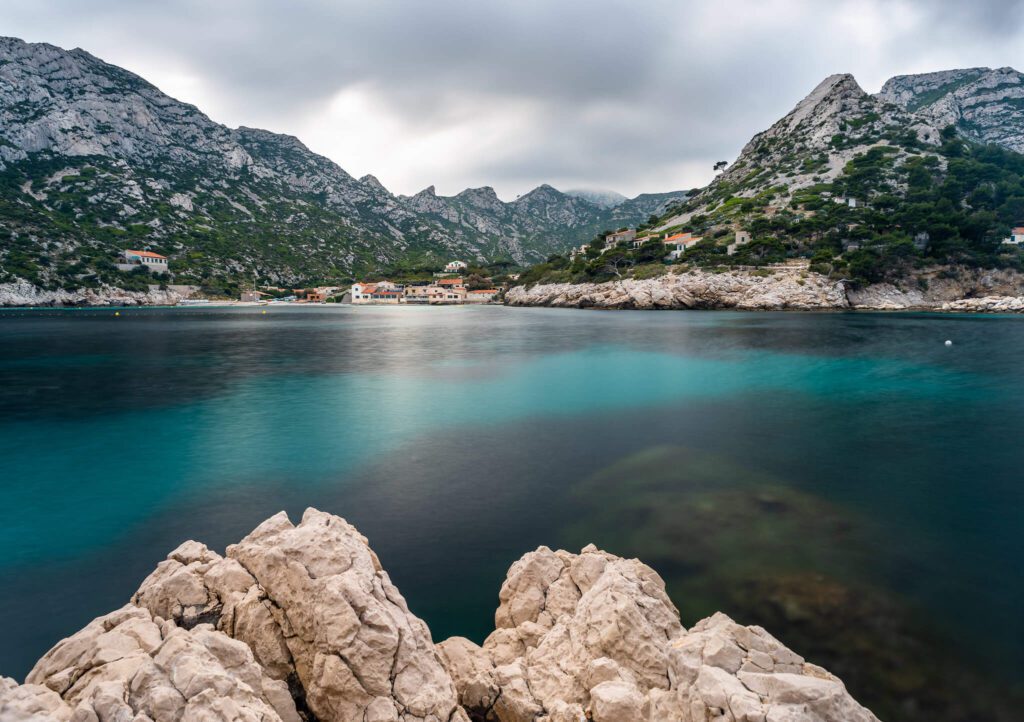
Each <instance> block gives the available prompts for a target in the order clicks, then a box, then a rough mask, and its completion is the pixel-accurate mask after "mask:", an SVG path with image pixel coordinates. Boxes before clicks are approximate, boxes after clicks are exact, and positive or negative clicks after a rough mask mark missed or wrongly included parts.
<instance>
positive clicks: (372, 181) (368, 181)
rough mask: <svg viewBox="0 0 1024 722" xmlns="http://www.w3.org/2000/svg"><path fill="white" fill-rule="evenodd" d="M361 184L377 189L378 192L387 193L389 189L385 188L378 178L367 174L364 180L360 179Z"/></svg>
mask: <svg viewBox="0 0 1024 722" xmlns="http://www.w3.org/2000/svg"><path fill="white" fill-rule="evenodd" d="M359 182H360V183H362V184H363V185H364V186H370V187H371V188H376V189H377V190H382V191H385V192H387V190H388V189H387V188H385V187H384V184H383V183H381V182H380V181H379V180H378V179H377V176H375V175H372V174H371V173H367V174H366V175H364V176H363V177H362V178H360V179H359Z"/></svg>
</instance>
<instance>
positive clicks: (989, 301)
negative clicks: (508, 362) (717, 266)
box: [505, 267, 1024, 312]
mask: <svg viewBox="0 0 1024 722" xmlns="http://www.w3.org/2000/svg"><path fill="white" fill-rule="evenodd" d="M975 297H978V298H975ZM1019 297H1024V275H1022V274H1019V273H1017V272H1015V271H1011V270H991V269H974V268H945V267H935V268H929V269H924V270H922V271H919V272H917V274H916V275H914V276H912V277H908V278H906V279H904V280H903V281H902V282H901V283H900V284H899V285H895V284H892V283H876V284H871V285H868V286H863V287H856V286H853V285H850V284H847V283H845V282H843V281H834V280H831V279H829V278H828V277H826V276H823V275H821V274H819V273H813V272H811V271H808V270H804V269H801V268H800V267H785V268H772V269H767V270H763V271H759V272H751V271H727V272H724V273H714V272H711V271H704V270H700V269H692V270H689V271H686V272H684V273H668V274H666V275H663V276H659V277H657V278H650V279H645V280H639V281H638V280H634V279H624V280H621V281H611V282H607V283H575V284H574V283H549V284H537V285H534V286H530V287H526V286H515V287H513V288H511V289H509V291H508V292H507V294H506V296H505V299H506V303H508V304H509V305H511V306H556V307H564V308H607V309H691V308H692V309H726V308H732V309H739V310H760V311H766V310H851V309H852V310H872V311H903V310H933V311H958V310H959V311H970V310H978V311H1006V312H1017V311H1021V310H1022V306H1021V303H1020V302H1019V301H1015V300H1014V299H1017V298H1019ZM982 298H983V299H984V302H983V303H982V302H979V301H981V300H982ZM965 300H966V301H968V302H969V303H965V302H964V301H965ZM958 304H963V305H962V306H961V305H958Z"/></svg>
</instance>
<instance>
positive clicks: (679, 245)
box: [662, 233, 703, 261]
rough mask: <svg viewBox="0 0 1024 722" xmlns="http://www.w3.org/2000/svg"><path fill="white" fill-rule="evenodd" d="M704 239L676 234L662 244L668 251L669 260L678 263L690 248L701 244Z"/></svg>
mask: <svg viewBox="0 0 1024 722" xmlns="http://www.w3.org/2000/svg"><path fill="white" fill-rule="evenodd" d="M702 240H703V239H702V238H701V237H700V236H695V235H693V234H692V233H676V234H674V235H671V236H669V237H668V238H666V239H665V240H664V241H662V243H664V244H665V249H666V250H667V251H668V256H667V258H668V260H670V261H676V260H678V259H679V258H681V257H682V256H683V255H684V254H685V253H686V250H687V249H688V248H690V247H691V246H695V245H696V244H698V243H700V242H701V241H702Z"/></svg>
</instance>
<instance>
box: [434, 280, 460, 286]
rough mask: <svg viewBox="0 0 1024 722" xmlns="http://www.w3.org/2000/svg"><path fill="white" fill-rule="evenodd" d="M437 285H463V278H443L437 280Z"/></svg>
mask: <svg viewBox="0 0 1024 722" xmlns="http://www.w3.org/2000/svg"><path fill="white" fill-rule="evenodd" d="M437 285H439V286H461V285H462V279H461V278H442V279H441V280H440V281H438V282H437Z"/></svg>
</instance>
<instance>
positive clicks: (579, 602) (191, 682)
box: [0, 509, 877, 722]
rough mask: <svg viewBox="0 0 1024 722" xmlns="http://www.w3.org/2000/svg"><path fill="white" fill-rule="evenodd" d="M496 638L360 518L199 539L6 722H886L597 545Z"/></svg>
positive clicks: (10, 692) (524, 577) (532, 556)
mask: <svg viewBox="0 0 1024 722" xmlns="http://www.w3.org/2000/svg"><path fill="white" fill-rule="evenodd" d="M498 599H499V606H498V609H497V612H496V613H495V630H494V632H492V633H491V634H490V635H489V636H488V638H487V639H486V640H485V641H484V643H483V645H482V646H481V645H477V644H475V643H473V642H471V641H469V640H468V639H464V638H461V637H453V638H451V639H448V640H445V641H443V642H441V643H439V644H436V645H435V644H434V643H433V640H432V639H431V636H430V630H429V629H428V628H427V625H426V624H425V623H424V622H423V621H422V620H420V619H419V618H417V617H416V616H415V615H413V614H412V613H411V612H410V611H409V608H408V606H407V605H406V602H405V600H404V599H403V597H402V595H401V594H400V593H399V591H398V589H397V588H395V586H394V585H393V584H392V583H391V580H390V578H389V577H388V574H387V572H386V571H384V569H383V568H382V567H381V564H380V562H379V560H378V559H377V556H376V555H375V554H374V553H373V551H372V550H371V549H370V547H369V545H368V543H367V540H366V539H365V538H364V537H363V536H362V535H361V534H360V533H359V532H358V531H357V530H356V529H355V528H354V527H352V526H351V525H350V524H348V523H347V522H345V520H343V519H341V518H339V517H336V516H332V515H330V514H326V513H324V512H320V511H317V510H315V509H308V510H307V511H306V513H305V514H304V515H303V518H302V520H301V523H299V524H298V525H293V524H292V522H291V521H289V519H288V517H287V516H286V515H285V514H284V513H283V512H282V513H280V514H277V515H276V516H273V517H271V518H270V519H268V520H267V521H265V522H263V523H262V524H261V525H260V526H259V527H257V528H256V529H255V530H254V531H253V532H252V533H251V534H249V535H248V536H247V537H246V538H245V539H243V540H242V541H241V542H239V543H238V544H234V545H232V546H229V547H228V549H227V553H226V555H225V556H221V555H220V554H217V553H216V552H213V551H211V550H209V549H208V548H207V547H205V546H204V545H203V544H200V543H198V542H194V541H189V542H185V543H184V544H182V545H181V546H179V547H178V548H177V549H175V550H174V551H173V552H171V554H170V555H169V556H168V557H167V559H166V560H165V561H163V562H161V563H160V564H159V566H158V567H157V568H156V570H154V571H153V572H152V573H151V574H150V575H149V576H148V577H147V578H146V579H145V580H144V581H143V583H142V586H141V587H140V588H139V590H138V591H137V592H136V593H135V594H134V595H133V596H132V598H131V600H130V602H129V603H128V604H126V605H125V606H124V607H122V608H121V609H118V610H116V611H114V612H111V613H110V614H107V615H105V616H102V617H99V618H97V619H95V620H93V621H92V622H91V623H89V624H88V625H87V626H86V627H85V628H84V629H82V630H81V631H79V632H77V633H75V634H74V635H72V636H71V637H69V638H68V639H65V640H63V641H61V642H59V643H58V644H57V645H56V646H55V647H54V648H53V649H51V650H50V651H49V652H47V653H46V654H45V655H44V656H43V657H42V659H40V660H39V661H38V662H37V663H36V665H35V667H34V668H33V669H32V671H31V672H30V673H29V675H28V677H27V679H26V682H25V684H22V685H19V684H17V683H16V682H15V681H14V680H11V679H4V678H0V720H3V721H4V722H15V721H20V720H57V721H58V722H72V721H73V722H95V721H98V720H133V721H135V722H163V721H164V720H175V721H178V720H209V719H232V720H253V721H256V720H259V721H262V722H277V721H279V720H280V721H282V722H301V721H302V720H305V721H307V722H310V721H312V720H319V721H320V722H328V721H337V722H667V721H670V720H671V721H678V722H706V721H707V720H718V721H720V722H754V721H755V720H757V721H760V722H769V721H772V722H775V721H778V722H783V721H786V722H812V721H817V720H821V721H825V720H828V721H831V722H877V718H876V717H875V716H874V715H873V714H872V713H871V712H870V711H868V710H867V709H865V708H864V707H862V706H861V705H859V704H858V703H857V702H856V701H855V700H854V699H853V698H852V697H851V696H850V695H849V693H848V692H847V691H846V689H845V687H844V686H843V683H842V682H841V681H840V680H839V679H838V678H836V677H834V676H833V675H831V674H829V673H828V672H827V671H826V670H824V669H822V668H821V667H818V666H816V665H814V664H811V663H809V662H807V661H805V660H804V659H803V658H802V657H800V656H799V655H798V654H796V653H795V652H793V651H791V650H789V649H787V648H786V647H785V646H784V645H783V644H782V643H781V642H779V641H778V640H776V639H775V638H774V637H772V636H771V634H769V633H768V632H767V631H765V630H764V629H762V628H760V627H756V626H751V627H746V626H742V625H740V624H737V623H735V622H733V621H732V620H731V619H729V618H728V617H726V616H725V615H723V614H715V615H714V616H711V617H709V618H707V619H703V620H701V621H699V622H697V623H696V624H694V625H693V626H692V627H690V628H689V629H686V628H684V627H683V625H682V624H681V623H680V620H679V613H678V611H677V610H676V608H675V607H674V606H673V604H672V602H671V601H670V600H669V598H668V596H667V595H666V593H665V585H664V582H663V581H662V580H661V578H660V577H659V576H658V575H657V573H655V572H654V570H652V569H651V568H650V567H648V566H646V565H645V564H643V563H641V562H640V561H638V560H635V559H622V558H619V557H616V556H614V555H612V554H608V553H606V552H603V551H600V550H598V549H596V548H595V547H593V546H592V545H591V546H588V547H586V548H584V549H583V550H582V551H581V552H580V553H579V554H572V553H569V552H566V551H552V550H550V549H548V548H546V547H541V548H539V549H537V550H536V551H533V552H530V553H528V554H526V555H524V556H523V557H522V558H521V559H520V560H519V561H517V562H516V563H515V564H513V565H512V567H511V568H510V569H509V571H508V575H507V577H506V579H505V582H504V583H503V584H502V587H501V590H500V593H499V595H498Z"/></svg>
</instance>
